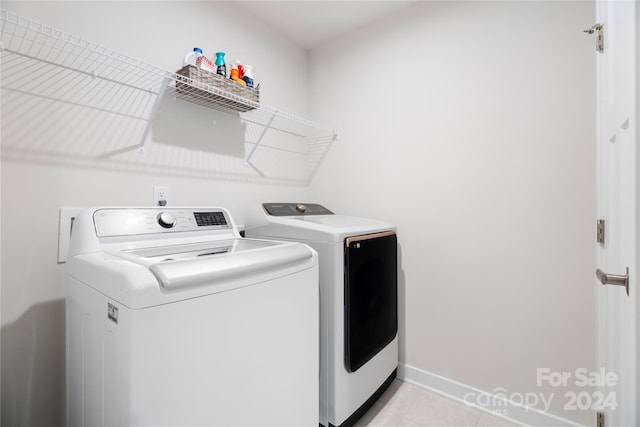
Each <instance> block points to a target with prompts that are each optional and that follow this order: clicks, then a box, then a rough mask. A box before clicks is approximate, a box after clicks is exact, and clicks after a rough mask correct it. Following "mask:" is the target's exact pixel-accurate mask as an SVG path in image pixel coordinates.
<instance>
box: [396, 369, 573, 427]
mask: <svg viewBox="0 0 640 427" xmlns="http://www.w3.org/2000/svg"><path fill="white" fill-rule="evenodd" d="M398 379H401V380H402V381H405V382H408V383H411V384H414V385H417V386H418V387H422V388H424V389H427V390H430V391H433V392H435V393H438V394H441V395H443V396H446V397H448V398H450V399H453V400H456V401H458V402H461V403H464V404H465V405H469V406H472V407H474V408H476V409H479V410H481V411H484V412H487V413H490V414H492V415H494V416H496V417H500V418H504V419H505V420H508V421H510V422H513V423H515V424H520V425H523V426H539V427H542V426H558V427H564V426H571V427H584V426H583V425H582V424H579V423H576V422H574V421H571V420H568V419H566V418H562V417H558V416H556V415H553V414H550V413H548V412H543V411H540V410H539V409H536V408H532V407H527V406H525V405H522V404H520V403H517V402H513V401H511V400H508V399H506V398H504V397H502V396H500V395H497V394H493V393H489V392H486V391H483V390H479V389H477V388H474V387H471V386H469V385H466V384H462V383H459V382H457V381H454V380H451V379H449V378H445V377H442V376H440V375H436V374H433V373H431V372H427V371H423V370H422V369H419V368H414V367H413V366H409V365H405V364H404V363H400V364H399V366H398ZM477 402H491V403H493V404H494V407H493V408H491V407H489V405H479V404H477Z"/></svg>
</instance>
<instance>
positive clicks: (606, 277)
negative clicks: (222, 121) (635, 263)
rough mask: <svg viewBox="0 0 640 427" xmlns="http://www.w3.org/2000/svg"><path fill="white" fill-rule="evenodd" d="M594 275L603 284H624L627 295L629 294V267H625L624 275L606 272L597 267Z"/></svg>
mask: <svg viewBox="0 0 640 427" xmlns="http://www.w3.org/2000/svg"><path fill="white" fill-rule="evenodd" d="M596 277H597V278H598V280H600V283H602V284H603V285H615V286H624V287H625V289H626V291H627V296H629V267H627V274H625V275H624V276H620V275H619V274H607V273H605V272H604V271H602V270H600V269H599V268H598V269H597V270H596Z"/></svg>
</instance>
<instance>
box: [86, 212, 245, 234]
mask: <svg viewBox="0 0 640 427" xmlns="http://www.w3.org/2000/svg"><path fill="white" fill-rule="evenodd" d="M93 223H94V225H95V229H96V235H97V236H98V237H114V236H132V235H139V234H154V233H167V232H180V231H201V230H232V228H233V227H232V225H231V221H230V220H229V218H228V213H226V212H225V211H223V210H215V209H213V210H210V209H206V208H205V209H203V210H192V209H180V208H166V207H163V208H151V209H128V208H104V209H98V210H97V211H95V212H94V213H93Z"/></svg>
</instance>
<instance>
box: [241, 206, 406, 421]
mask: <svg viewBox="0 0 640 427" xmlns="http://www.w3.org/2000/svg"><path fill="white" fill-rule="evenodd" d="M245 227H246V230H245V233H246V236H248V237H261V238H271V239H278V240H287V241H296V242H304V243H306V244H308V245H309V246H311V247H312V248H314V249H315V250H316V251H317V252H318V256H319V259H320V308H321V310H320V312H321V318H320V320H321V321H320V323H321V326H320V350H321V355H320V373H321V375H320V419H319V421H320V424H322V425H324V426H344V427H347V426H351V425H353V424H354V423H355V422H356V421H357V420H358V419H359V418H360V417H361V416H362V415H363V414H364V412H366V410H367V409H368V408H370V407H371V406H372V405H373V403H375V401H376V399H377V398H378V397H379V396H380V394H382V392H383V391H384V390H385V389H386V388H387V386H388V385H389V384H390V383H391V382H392V381H393V379H394V378H395V376H396V369H397V366H398V338H397V325H398V317H397V286H398V282H397V239H396V233H395V230H396V227H395V226H393V225H392V224H389V223H386V222H381V221H376V220H371V219H366V218H358V217H352V216H346V215H335V214H333V213H332V212H331V211H329V210H328V209H326V208H324V207H322V206H320V205H316V204H306V205H302V204H296V203H265V204H263V205H260V206H256V207H254V208H252V209H251V210H250V212H249V214H248V216H247V219H246V224H245Z"/></svg>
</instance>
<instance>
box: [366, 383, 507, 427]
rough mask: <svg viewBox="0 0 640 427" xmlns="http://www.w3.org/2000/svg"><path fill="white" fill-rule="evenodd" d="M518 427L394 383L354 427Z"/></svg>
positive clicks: (450, 400)
mask: <svg viewBox="0 0 640 427" xmlns="http://www.w3.org/2000/svg"><path fill="white" fill-rule="evenodd" d="M365 426H369V427H426V426H438V427H475V426H482V427H515V426H517V424H513V423H510V422H508V421H506V420H504V419H502V418H498V417H495V416H493V415H491V414H489V413H486V412H483V411H479V410H477V409H475V408H472V407H470V406H467V405H465V404H464V403H460V402H457V401H455V400H452V399H449V398H447V397H444V396H442V395H440V394H437V393H434V392H431V391H429V390H425V389H423V388H420V387H418V386H415V385H413V384H409V383H406V382H403V381H400V380H397V379H396V380H395V381H394V382H393V383H391V385H390V386H389V388H388V389H387V390H386V391H385V392H384V394H383V395H382V396H380V399H379V400H378V401H377V402H376V403H375V404H374V405H373V407H371V409H369V411H368V412H367V413H366V414H364V416H363V417H362V418H361V419H360V420H359V421H358V422H357V423H356V424H355V427H365Z"/></svg>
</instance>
